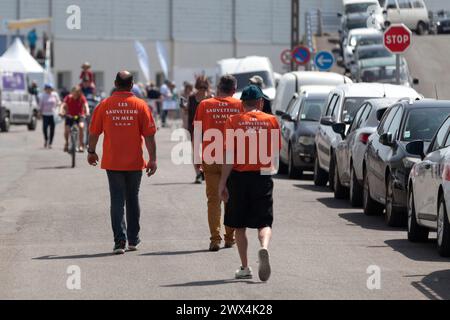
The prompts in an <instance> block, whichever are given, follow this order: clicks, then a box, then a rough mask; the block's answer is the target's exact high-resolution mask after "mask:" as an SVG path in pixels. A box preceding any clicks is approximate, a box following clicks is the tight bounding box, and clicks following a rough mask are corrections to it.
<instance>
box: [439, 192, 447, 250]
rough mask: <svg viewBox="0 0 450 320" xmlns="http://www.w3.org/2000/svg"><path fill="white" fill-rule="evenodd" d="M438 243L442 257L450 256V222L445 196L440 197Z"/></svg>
mask: <svg viewBox="0 0 450 320" xmlns="http://www.w3.org/2000/svg"><path fill="white" fill-rule="evenodd" d="M437 245H438V252H439V254H440V255H441V256H442V257H450V224H449V223H448V214H447V207H446V206H445V199H444V196H441V197H440V199H439V209H438V223H437Z"/></svg>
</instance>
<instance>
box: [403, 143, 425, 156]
mask: <svg viewBox="0 0 450 320" xmlns="http://www.w3.org/2000/svg"><path fill="white" fill-rule="evenodd" d="M424 148H425V144H424V142H423V141H422V140H417V141H413V142H410V143H408V144H407V145H406V151H407V152H408V153H410V154H412V155H415V156H420V158H421V159H422V160H423V159H425V152H424V151H423V149H424Z"/></svg>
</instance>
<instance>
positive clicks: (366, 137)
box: [359, 133, 370, 144]
mask: <svg viewBox="0 0 450 320" xmlns="http://www.w3.org/2000/svg"><path fill="white" fill-rule="evenodd" d="M369 137H370V134H369V133H361V134H360V135H359V141H360V142H362V143H364V144H367V142H368V141H369Z"/></svg>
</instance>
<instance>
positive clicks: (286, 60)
mask: <svg viewBox="0 0 450 320" xmlns="http://www.w3.org/2000/svg"><path fill="white" fill-rule="evenodd" d="M280 59H281V62H282V63H283V64H286V65H290V64H291V62H292V51H291V50H290V49H286V50H283V52H281V55H280Z"/></svg>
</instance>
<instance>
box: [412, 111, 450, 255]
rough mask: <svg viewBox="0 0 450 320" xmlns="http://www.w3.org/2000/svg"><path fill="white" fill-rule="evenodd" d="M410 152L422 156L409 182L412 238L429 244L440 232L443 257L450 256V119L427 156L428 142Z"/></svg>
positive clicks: (437, 134)
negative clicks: (431, 232)
mask: <svg viewBox="0 0 450 320" xmlns="http://www.w3.org/2000/svg"><path fill="white" fill-rule="evenodd" d="M406 148H407V150H408V152H410V153H411V154H415V155H420V156H421V158H422V161H421V162H419V163H417V164H416V165H414V167H413V169H412V170H411V173H410V177H409V183H408V206H407V207H408V239H409V240H410V241H411V242H425V241H427V240H428V235H429V232H430V230H433V231H435V230H436V231H437V247H438V251H439V254H440V255H441V256H444V257H450V220H449V216H448V212H450V117H449V118H447V120H445V121H444V123H443V124H442V126H441V128H440V129H439V130H438V132H437V133H436V135H435V136H434V138H433V140H432V142H431V144H430V146H429V148H428V150H427V152H426V155H425V154H424V142H423V141H413V142H410V143H409V144H408V145H407V146H406Z"/></svg>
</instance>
